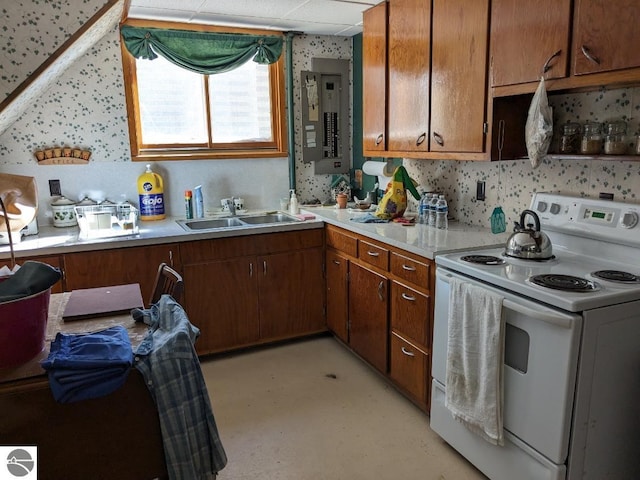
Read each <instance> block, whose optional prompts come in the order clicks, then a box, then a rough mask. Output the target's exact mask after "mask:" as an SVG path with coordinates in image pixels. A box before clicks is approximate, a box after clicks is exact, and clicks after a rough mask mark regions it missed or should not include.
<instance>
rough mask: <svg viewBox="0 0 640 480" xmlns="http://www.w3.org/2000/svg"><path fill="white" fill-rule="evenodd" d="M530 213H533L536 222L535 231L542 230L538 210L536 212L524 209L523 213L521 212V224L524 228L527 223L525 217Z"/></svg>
mask: <svg viewBox="0 0 640 480" xmlns="http://www.w3.org/2000/svg"><path fill="white" fill-rule="evenodd" d="M527 214H528V215H531V216H532V217H533V220H534V223H535V231H536V232H539V231H540V217H538V214H537V213H536V212H534V211H533V210H523V211H522V213H521V214H520V226H521V227H522V228H525V223H524V219H525V217H526V216H527Z"/></svg>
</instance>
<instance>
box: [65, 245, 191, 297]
mask: <svg viewBox="0 0 640 480" xmlns="http://www.w3.org/2000/svg"><path fill="white" fill-rule="evenodd" d="M178 251H179V249H178V245H177V244H166V245H148V246H145V247H129V248H116V249H109V250H95V251H91V252H78V253H67V254H65V255H64V272H65V285H66V290H67V291H71V290H77V289H80V288H95V287H108V286H110V285H121V284H126V283H139V284H140V289H141V290H142V299H143V300H144V302H145V304H146V302H147V301H148V300H149V298H150V297H151V290H152V289H153V284H154V282H155V278H156V274H157V272H158V265H160V263H162V262H166V263H167V264H169V265H172V266H173V267H174V268H176V269H178V270H179V269H180V261H179V257H178V255H179V253H178Z"/></svg>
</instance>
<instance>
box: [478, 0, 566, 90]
mask: <svg viewBox="0 0 640 480" xmlns="http://www.w3.org/2000/svg"><path fill="white" fill-rule="evenodd" d="M570 27H571V0H537V1H535V2H523V1H521V0H492V2H491V54H490V68H491V73H490V77H491V86H492V87H497V86H502V85H514V84H517V83H526V82H536V81H539V80H540V76H541V75H542V73H543V68H544V67H545V65H546V66H547V71H546V72H545V74H544V76H545V78H546V79H551V78H564V77H566V76H567V75H568V58H569V32H570V30H571V28H570ZM557 52H560V53H558V54H557V55H556V56H554V55H555V54H556V53H557Z"/></svg>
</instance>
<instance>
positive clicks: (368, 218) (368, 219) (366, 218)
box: [350, 213, 389, 223]
mask: <svg viewBox="0 0 640 480" xmlns="http://www.w3.org/2000/svg"><path fill="white" fill-rule="evenodd" d="M350 220H351V221H352V222H358V223H389V220H385V219H384V218H380V217H376V216H375V215H374V214H373V213H367V214H366V215H362V216H358V217H353V218H351V219H350Z"/></svg>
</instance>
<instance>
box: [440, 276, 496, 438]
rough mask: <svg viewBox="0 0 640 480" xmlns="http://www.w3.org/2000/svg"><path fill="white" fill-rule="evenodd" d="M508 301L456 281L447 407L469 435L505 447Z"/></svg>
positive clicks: (452, 298) (451, 296)
mask: <svg viewBox="0 0 640 480" xmlns="http://www.w3.org/2000/svg"><path fill="white" fill-rule="evenodd" d="M503 300H504V298H503V297H502V296H500V295H497V294H495V293H493V292H490V291H489V290H486V289H484V288H482V287H478V286H475V285H472V284H470V283H468V282H464V281H462V280H459V279H456V278H452V279H451V280H450V294H449V319H448V322H449V334H448V343H447V366H446V397H445V406H446V407H447V408H448V409H449V411H451V413H452V414H453V416H454V418H455V419H456V420H458V421H460V422H462V423H463V424H464V425H465V426H466V427H467V428H468V429H469V430H471V431H472V432H474V433H476V434H478V435H480V436H481V437H482V438H484V439H485V440H487V441H488V442H490V443H492V444H494V445H503V444H504V435H503V424H502V408H503V405H502V403H503V396H504V388H503V365H504V322H503V319H502V302H503Z"/></svg>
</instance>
